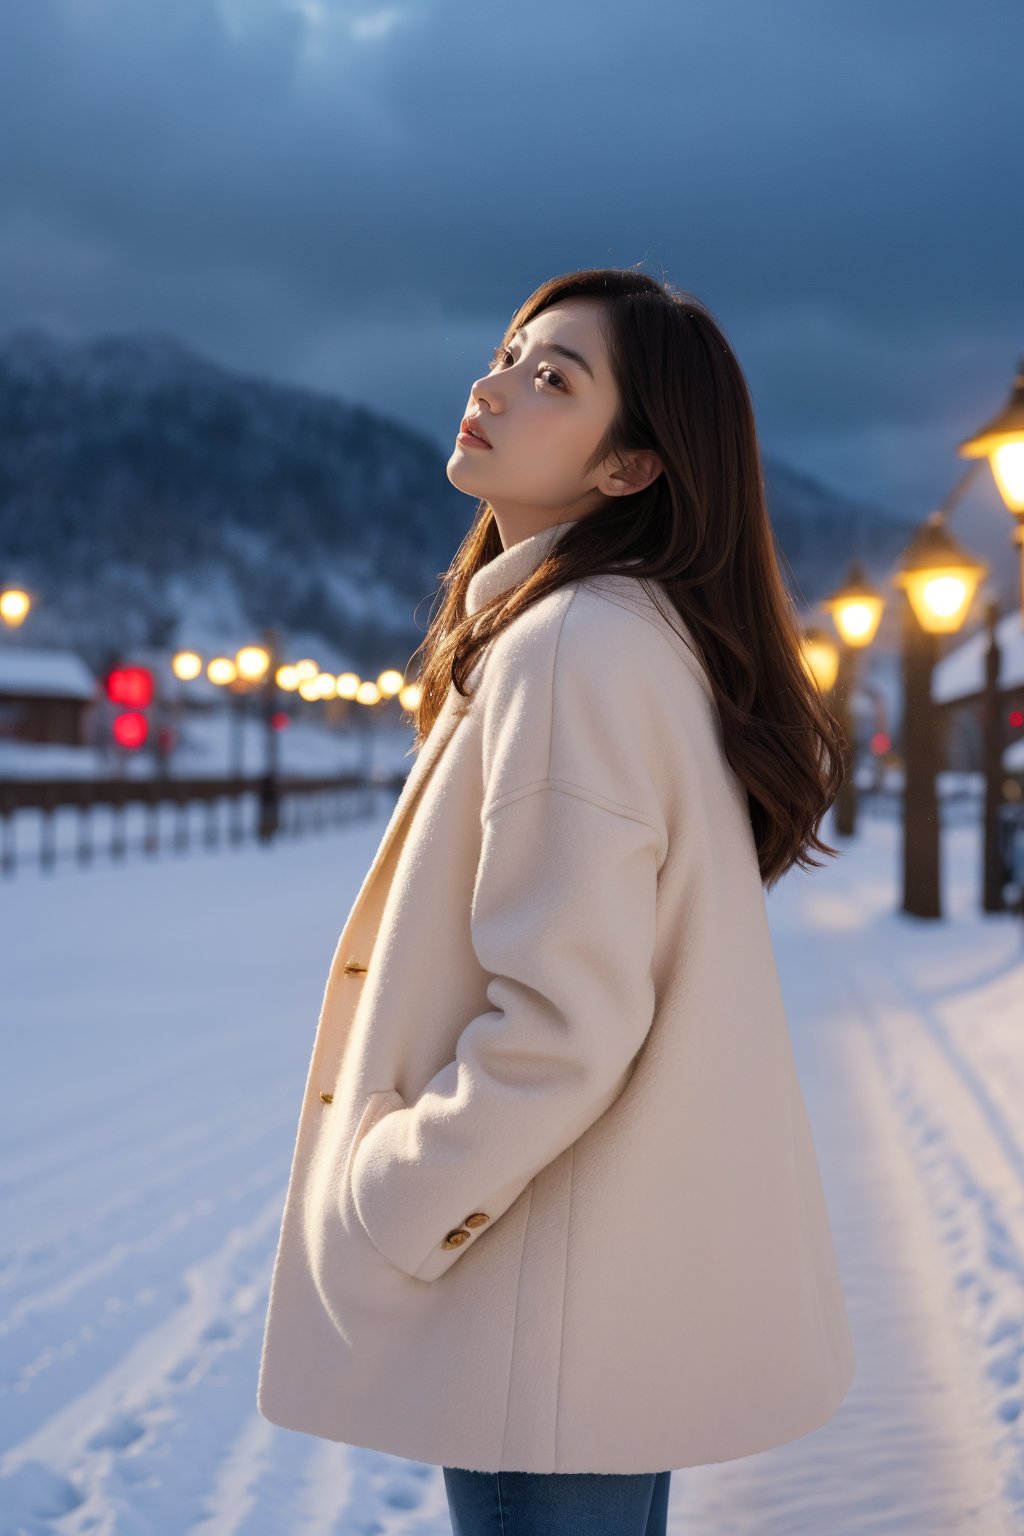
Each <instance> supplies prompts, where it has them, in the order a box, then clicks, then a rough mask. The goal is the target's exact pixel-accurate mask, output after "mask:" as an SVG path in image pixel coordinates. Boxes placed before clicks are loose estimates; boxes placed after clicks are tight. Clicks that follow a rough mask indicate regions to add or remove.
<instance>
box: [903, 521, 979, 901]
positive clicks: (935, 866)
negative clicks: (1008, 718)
mask: <svg viewBox="0 0 1024 1536" xmlns="http://www.w3.org/2000/svg"><path fill="white" fill-rule="evenodd" d="M987 569H988V567H987V566H986V565H984V564H983V563H982V562H981V561H979V560H975V559H974V557H973V556H972V555H970V554H968V552H967V550H965V549H964V548H963V547H962V545H960V544H958V543H957V541H956V540H955V539H954V538H953V536H952V534H951V533H950V532H949V530H948V529H947V527H946V518H945V513H944V512H942V511H941V510H940V511H937V512H932V513H931V514H930V515H929V517H928V518H927V519H926V520H925V522H924V523H922V525H921V526H920V528H918V530H917V532H916V533H915V534H914V537H913V538H912V539H911V541H910V543H909V545H908V546H907V548H906V550H905V551H904V554H903V558H902V560H901V562H900V565H899V567H898V569H897V571H896V572H895V574H894V576H893V582H894V584H895V585H896V586H899V587H902V588H903V591H904V593H905V595H906V598H907V601H906V603H905V604H904V609H903V743H904V765H905V768H904V789H903V910H904V912H909V913H911V914H912V915H913V916H915V917H941V916H942V910H941V895H940V879H939V820H938V802H937V798H936V786H935V775H936V769H937V761H938V731H937V720H938V716H937V711H936V708H935V705H934V703H933V702H932V668H933V667H934V665H935V661H936V658H937V647H938V639H937V637H938V636H939V635H948V634H954V633H955V632H956V631H957V630H958V629H959V628H960V626H961V625H962V624H963V621H964V619H965V618H966V616H967V611H968V609H969V608H970V606H971V601H972V599H973V597H974V594H975V591H976V590H977V587H978V583H979V581H980V580H981V578H982V576H983V575H984V574H985V573H986V571H987Z"/></svg>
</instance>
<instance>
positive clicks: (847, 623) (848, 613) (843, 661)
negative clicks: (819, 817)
mask: <svg viewBox="0 0 1024 1536" xmlns="http://www.w3.org/2000/svg"><path fill="white" fill-rule="evenodd" d="M822 606H823V607H824V608H825V609H826V610H827V611H828V612H829V613H831V615H832V621H833V623H834V624H835V627H836V629H837V630H838V632H839V638H840V640H841V641H842V642H843V644H842V646H841V647H840V651H839V676H838V678H837V680H836V697H835V704H834V706H833V711H832V712H833V714H834V716H835V718H836V720H837V721H838V723H839V726H840V729H841V731H842V735H843V743H844V747H843V769H844V772H843V780H842V783H841V784H840V786H839V793H838V794H837V796H836V817H835V830H836V833H837V834H838V835H839V836H840V837H852V836H853V834H854V831H855V829H856V825H857V783H856V779H855V777H854V774H855V770H856V749H857V730H856V721H855V717H854V713H853V697H854V693H855V690H856V686H857V653H858V651H861V650H863V649H865V648H866V647H867V646H869V645H870V644H871V642H872V640H873V639H874V638H875V635H876V634H877V632H878V626H879V623H880V622H881V618H882V609H883V608H884V607H885V599H884V598H883V596H882V594H881V592H879V591H878V588H877V587H873V586H872V585H871V583H870V582H869V581H868V579H867V573H866V572H865V570H864V566H863V565H862V563H861V561H860V560H852V561H851V562H850V566H849V569H848V571H847V573H846V579H845V581H844V582H843V584H842V586H840V587H838V588H837V589H836V590H835V592H833V593H832V594H831V596H829V597H826V598H825V599H824V602H823V604H822Z"/></svg>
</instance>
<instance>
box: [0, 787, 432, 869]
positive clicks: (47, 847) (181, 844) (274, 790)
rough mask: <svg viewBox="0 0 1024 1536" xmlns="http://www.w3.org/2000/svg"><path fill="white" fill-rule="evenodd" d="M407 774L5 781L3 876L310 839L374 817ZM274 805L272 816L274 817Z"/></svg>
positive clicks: (0, 796) (1, 792) (0, 794)
mask: <svg viewBox="0 0 1024 1536" xmlns="http://www.w3.org/2000/svg"><path fill="white" fill-rule="evenodd" d="M401 782H402V779H401V776H397V777H395V778H391V779H387V780H374V779H367V778H366V777H364V776H363V775H361V774H353V773H348V774H338V775H334V776H332V777H325V778H307V777H300V776H296V777H290V776H281V777H278V778H277V779H275V780H273V781H272V782H271V783H269V784H268V781H267V779H266V778H265V777H264V776H244V777H238V778H208V779H169V778H154V779H24V780H21V779H8V780H6V781H5V782H0V873H2V874H3V875H5V876H12V875H13V874H14V873H15V872H16V871H17V870H18V868H19V867H21V866H22V865H28V864H34V865H36V866H38V868H39V869H41V870H43V871H47V872H49V871H52V870H55V869H56V868H57V867H58V865H59V864H60V863H61V862H72V863H75V864H78V865H88V864H89V863H91V862H92V860H93V859H94V858H96V857H97V856H98V855H99V856H107V857H109V858H110V859H113V860H115V861H117V860H121V859H123V858H125V857H126V855H128V854H129V853H136V852H138V853H142V854H144V855H147V856H149V857H153V856H155V855H157V854H159V853H160V852H161V851H162V850H168V851H170V852H172V853H179V854H180V853H184V852H186V851H187V850H188V849H189V848H190V847H193V846H195V845H196V844H197V843H198V844H201V845H202V846H203V847H205V848H217V847H219V846H221V845H224V844H227V845H229V846H230V845H232V844H237V843H241V842H245V841H248V840H250V839H253V838H260V839H261V840H263V841H266V840H268V838H271V837H274V836H292V837H298V836H302V835H303V834H304V833H306V832H317V831H319V830H321V829H322V828H324V827H327V826H331V825H336V824H338V823H341V822H345V821H349V820H352V819H355V818H358V817H361V816H368V815H372V814H373V812H374V810H375V808H376V805H377V801H378V797H379V795H380V794H382V793H389V794H393V793H396V792H397V790H398V789H400V787H401ZM268 804H269V806H270V814H268Z"/></svg>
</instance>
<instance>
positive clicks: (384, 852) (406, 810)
mask: <svg viewBox="0 0 1024 1536" xmlns="http://www.w3.org/2000/svg"><path fill="white" fill-rule="evenodd" d="M469 703H470V700H469V699H467V698H463V696H462V694H461V693H459V691H458V689H457V688H456V687H455V685H454V683H453V684H451V685H450V687H449V689H448V692H447V694H446V695H445V699H444V703H443V704H442V705H441V708H440V709H439V710H438V713H437V718H436V720H435V721H434V724H433V725H432V726H431V729H430V734H429V735H428V737H427V739H426V741H425V742H424V743H423V745H422V747H421V748H420V750H419V753H418V755H417V757H416V759H415V761H414V762H413V765H412V767H411V768H410V770H409V772H408V774H407V776H406V780H405V783H404V784H403V785H402V788H401V791H400V793H399V796H398V799H397V800H396V802H395V807H394V810H393V811H392V812H391V819H390V820H389V821H388V824H387V826H386V827H385V828H384V834H383V836H382V837H381V840H380V844H379V846H378V848H377V852H376V853H375V854H374V856H373V862H372V863H371V865H370V867H369V869H368V870H367V871H366V875H365V877H364V879H363V883H362V885H361V886H360V887H359V890H358V892H357V893H356V898H355V901H354V902H353V904H352V909H351V911H350V913H349V919H348V922H347V923H346V925H345V927H346V929H349V928H350V927H351V925H352V922H353V920H354V918H355V917H356V915H357V913H358V911H359V909H360V908H361V907H362V904H363V902H364V901H365V900H366V897H367V896H368V894H369V892H370V887H371V886H372V885H373V883H374V881H375V880H376V878H377V875H378V874H379V873H380V871H381V869H382V868H383V865H384V861H385V860H386V858H387V856H388V854H389V853H390V851H391V849H392V847H393V846H394V843H395V840H396V838H397V837H398V834H399V832H400V831H401V830H402V828H403V827H404V826H405V824H406V822H407V821H408V819H409V816H410V815H411V814H412V810H413V807H414V806H415V804H416V801H417V799H418V798H419V793H420V790H421V789H422V788H423V786H424V784H425V783H426V781H427V779H428V777H429V775H430V771H431V769H432V768H433V767H434V766H435V764H436V763H437V761H438V759H439V757H440V756H441V753H442V752H443V751H444V749H445V747H446V746H447V745H448V742H449V741H450V740H451V737H452V735H453V734H454V731H455V728H456V726H457V725H458V724H459V721H460V720H461V719H462V718H463V716H464V715H465V713H466V710H467V709H468V707H469Z"/></svg>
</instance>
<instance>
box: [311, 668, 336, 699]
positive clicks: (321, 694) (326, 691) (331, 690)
mask: <svg viewBox="0 0 1024 1536" xmlns="http://www.w3.org/2000/svg"><path fill="white" fill-rule="evenodd" d="M313 682H315V684H316V693H317V698H319V699H333V698H336V697H337V693H338V680H337V678H336V677H335V675H334V673H333V672H318V673H317V675H316V677H315V678H314V679H313Z"/></svg>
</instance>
